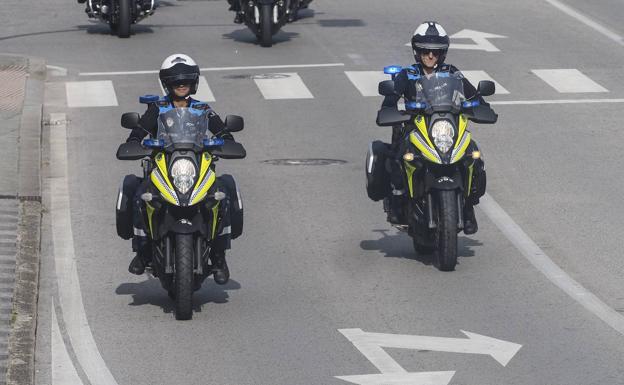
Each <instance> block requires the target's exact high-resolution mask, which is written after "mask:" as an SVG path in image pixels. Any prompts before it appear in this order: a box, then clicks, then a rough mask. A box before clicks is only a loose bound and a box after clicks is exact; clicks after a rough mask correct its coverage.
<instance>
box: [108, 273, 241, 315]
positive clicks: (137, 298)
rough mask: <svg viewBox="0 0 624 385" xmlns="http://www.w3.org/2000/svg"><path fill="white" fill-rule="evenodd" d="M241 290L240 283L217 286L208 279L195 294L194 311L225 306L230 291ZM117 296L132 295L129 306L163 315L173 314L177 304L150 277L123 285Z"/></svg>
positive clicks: (233, 282)
mask: <svg viewBox="0 0 624 385" xmlns="http://www.w3.org/2000/svg"><path fill="white" fill-rule="evenodd" d="M240 288H241V285H240V283H238V282H236V281H234V280H232V279H230V282H228V284H227V285H223V286H220V285H217V284H215V283H214V282H213V281H212V278H210V277H209V278H207V279H206V280H205V281H204V283H203V284H202V287H201V289H199V290H198V291H196V292H195V293H193V311H194V312H196V313H201V311H202V306H203V305H205V304H207V303H216V304H223V303H227V302H228V298H229V294H228V291H230V290H238V289H240ZM115 293H116V294H117V295H131V296H132V302H130V303H129V304H128V306H143V305H152V306H158V307H160V308H162V309H163V313H173V312H174V309H175V303H174V302H173V300H172V299H171V298H169V296H168V295H167V292H166V291H165V289H163V288H162V286H161V284H160V281H159V280H158V279H157V278H152V277H148V278H147V279H146V280H145V281H143V282H126V283H122V284H121V285H119V286H118V287H117V289H116V290H115Z"/></svg>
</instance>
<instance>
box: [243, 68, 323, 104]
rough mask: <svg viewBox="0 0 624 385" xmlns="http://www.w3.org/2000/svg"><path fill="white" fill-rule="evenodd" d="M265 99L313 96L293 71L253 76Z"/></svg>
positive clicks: (306, 97)
mask: <svg viewBox="0 0 624 385" xmlns="http://www.w3.org/2000/svg"><path fill="white" fill-rule="evenodd" d="M254 82H256V85H257V86H258V89H259V90H260V92H261V93H262V96H264V98H265V99H268V100H275V99H313V98H314V96H313V95H312V93H311V92H310V90H309V89H308V87H306V85H305V84H304V83H303V80H301V77H300V76H299V75H298V74H297V73H295V72H289V73H280V74H267V75H262V76H257V77H254Z"/></svg>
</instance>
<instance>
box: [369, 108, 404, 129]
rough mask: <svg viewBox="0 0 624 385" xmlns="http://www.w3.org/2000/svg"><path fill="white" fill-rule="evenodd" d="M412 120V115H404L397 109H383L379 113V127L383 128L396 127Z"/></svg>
mask: <svg viewBox="0 0 624 385" xmlns="http://www.w3.org/2000/svg"><path fill="white" fill-rule="evenodd" d="M410 118H411V116H410V115H405V114H402V113H401V112H400V111H399V110H397V109H396V108H392V107H390V108H382V109H381V110H379V112H377V125H378V126H382V127H385V126H394V125H396V124H401V123H405V122H408V121H409V120H410Z"/></svg>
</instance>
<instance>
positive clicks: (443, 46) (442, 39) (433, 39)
mask: <svg viewBox="0 0 624 385" xmlns="http://www.w3.org/2000/svg"><path fill="white" fill-rule="evenodd" d="M449 45H450V40H449V37H448V35H447V34H446V31H445V30H444V28H443V27H442V26H441V25H440V24H439V23H437V22H435V21H426V22H424V23H422V24H420V25H419V26H418V28H416V31H415V32H414V35H413V36H412V50H413V53H414V58H415V59H416V63H415V64H414V65H412V66H410V67H406V68H403V69H402V70H401V72H400V73H398V74H397V75H396V77H395V78H394V90H395V94H394V95H389V96H386V97H385V98H384V101H383V103H382V108H386V107H390V108H397V102H398V101H399V99H400V98H401V97H405V99H406V100H410V99H412V98H415V97H416V87H415V82H416V81H417V80H416V76H427V75H432V74H434V73H437V72H448V73H457V72H460V71H459V70H458V69H457V68H456V67H455V66H453V65H451V64H447V63H445V62H444V60H445V59H446V53H447V52H448V48H449ZM463 85H464V94H465V95H464V96H465V97H466V98H467V99H470V98H472V97H474V95H475V94H476V92H477V90H476V89H475V87H474V86H473V85H472V84H471V83H470V82H469V81H468V79H466V78H463ZM478 100H479V101H480V103H481V104H482V105H486V106H489V104H487V103H486V102H485V101H484V100H483V98H482V97H481V96H479V99H478ZM406 134H408V132H405V131H404V127H403V126H402V125H398V126H394V127H393V128H392V144H391V146H390V157H391V158H392V159H393V161H392V162H391V165H392V167H391V184H392V193H391V196H389V197H388V198H389V201H390V202H389V203H390V205H389V210H388V221H389V222H390V223H395V224H400V223H402V221H403V220H402V218H401V216H402V204H401V200H402V198H403V196H404V194H405V190H404V186H403V184H404V183H403V175H402V173H401V167H400V163H399V162H400V161H401V160H402V155H403V148H402V147H403V146H402V144H403V142H404V140H405V136H406ZM472 151H478V147H477V144H476V143H475V142H474V141H471V143H470V145H469V147H468V149H467V152H468V153H471V152H472ZM475 166H476V167H475V174H474V179H473V180H474V181H475V182H476V181H477V180H478V181H480V183H483V184H484V183H485V169H484V165H483V161H482V160H481V159H477V160H476V161H475ZM483 187H485V186H483ZM478 203H479V198H478V197H475V196H474V194H471V195H470V196H469V199H466V202H465V206H464V233H465V234H474V233H476V232H477V230H478V226H477V219H476V217H475V213H474V205H475V204H478Z"/></svg>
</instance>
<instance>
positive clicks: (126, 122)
mask: <svg viewBox="0 0 624 385" xmlns="http://www.w3.org/2000/svg"><path fill="white" fill-rule="evenodd" d="M140 119H141V118H140V117H139V114H138V113H137V112H126V113H124V114H122V115H121V127H124V128H129V129H131V130H132V129H133V128H136V127H138V126H139V120H140Z"/></svg>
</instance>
